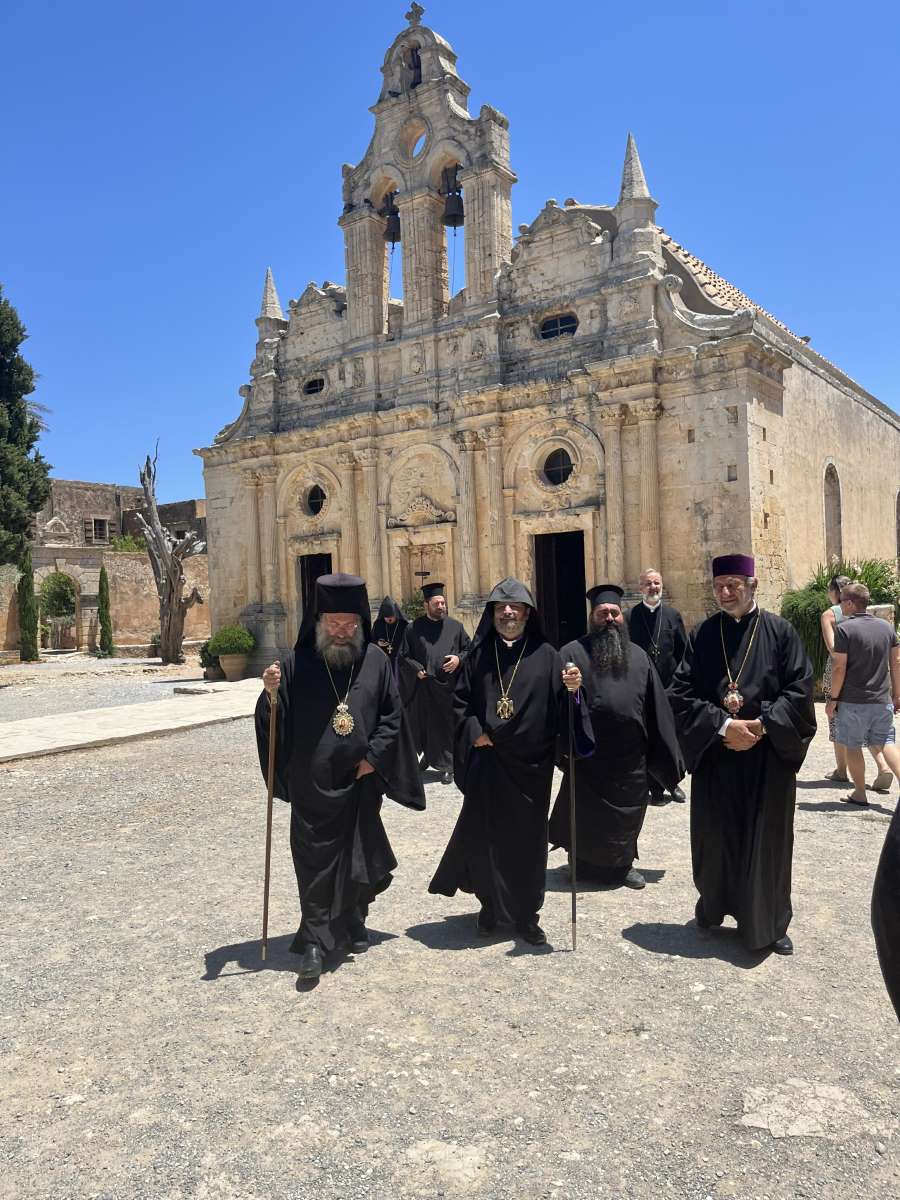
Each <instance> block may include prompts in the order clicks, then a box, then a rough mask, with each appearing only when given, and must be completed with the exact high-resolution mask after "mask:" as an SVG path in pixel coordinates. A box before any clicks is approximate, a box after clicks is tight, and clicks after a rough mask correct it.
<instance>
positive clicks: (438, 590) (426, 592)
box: [422, 583, 447, 600]
mask: <svg viewBox="0 0 900 1200" xmlns="http://www.w3.org/2000/svg"><path fill="white" fill-rule="evenodd" d="M446 594H447V593H446V591H445V588H444V585H443V584H442V583H426V584H425V586H424V587H423V588H422V595H423V596H424V597H425V599H426V600H430V599H431V598H432V596H445V595H446Z"/></svg>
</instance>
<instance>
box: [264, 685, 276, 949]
mask: <svg viewBox="0 0 900 1200" xmlns="http://www.w3.org/2000/svg"><path fill="white" fill-rule="evenodd" d="M277 714H278V693H277V692H272V693H271V694H270V696H269V770H268V777H267V780H266V785H267V793H268V795H267V796H266V869H265V876H264V882H263V914H262V960H263V962H265V961H266V949H267V948H268V944H269V875H270V873H271V866H272V796H273V795H274V792H275V733H276V720H277Z"/></svg>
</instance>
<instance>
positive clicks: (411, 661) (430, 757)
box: [400, 583, 470, 783]
mask: <svg viewBox="0 0 900 1200" xmlns="http://www.w3.org/2000/svg"><path fill="white" fill-rule="evenodd" d="M422 595H423V597H424V598H425V612H424V614H423V615H422V616H421V617H417V618H416V619H415V621H413V623H412V624H411V625H410V626H409V628H408V629H407V631H406V645H405V647H404V650H403V655H402V661H401V664H400V671H401V673H402V679H401V691H402V692H403V695H404V699H405V702H406V704H407V706H408V709H409V714H410V723H411V725H412V730H413V736H414V737H415V739H416V749H417V750H418V752H419V753H420V754H421V755H422V761H421V763H420V764H419V765H420V769H421V770H422V771H425V770H427V769H428V767H433V768H434V770H435V771H438V772H439V773H440V776H441V782H442V783H452V782H453V689H454V686H455V684H456V680H457V678H458V672H459V668H460V666H461V665H462V664H463V663H464V662H465V658H466V653H467V651H468V649H469V645H470V641H469V635H468V634H467V633H466V631H465V629H463V627H462V625H461V624H460V623H459V621H455V620H454V619H453V617H448V616H447V600H446V597H445V595H444V585H443V584H442V583H429V584H426V586H425V587H423V588H422Z"/></svg>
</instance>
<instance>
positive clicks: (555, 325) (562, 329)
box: [541, 313, 578, 341]
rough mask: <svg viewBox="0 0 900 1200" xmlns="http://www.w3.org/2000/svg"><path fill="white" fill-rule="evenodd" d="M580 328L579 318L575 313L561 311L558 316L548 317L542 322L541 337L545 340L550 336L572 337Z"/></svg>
mask: <svg viewBox="0 0 900 1200" xmlns="http://www.w3.org/2000/svg"><path fill="white" fill-rule="evenodd" d="M577 328H578V318H577V317H576V316H575V314H574V313H560V314H559V316H556V317H548V318H547V319H546V321H542V322H541V337H542V338H543V340H544V341H547V340H548V339H549V338H558V337H571V336H572V334H573V333H574V332H575V330H576V329H577Z"/></svg>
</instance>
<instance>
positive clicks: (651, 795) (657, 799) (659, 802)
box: [647, 792, 669, 808]
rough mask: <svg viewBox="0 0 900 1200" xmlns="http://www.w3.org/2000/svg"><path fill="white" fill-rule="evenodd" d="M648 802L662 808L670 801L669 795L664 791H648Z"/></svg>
mask: <svg viewBox="0 0 900 1200" xmlns="http://www.w3.org/2000/svg"><path fill="white" fill-rule="evenodd" d="M647 803H648V804H650V805H652V806H653V808H662V807H663V806H664V805H666V804H668V803H669V797H668V796H665V795H663V793H662V792H648V793H647Z"/></svg>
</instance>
